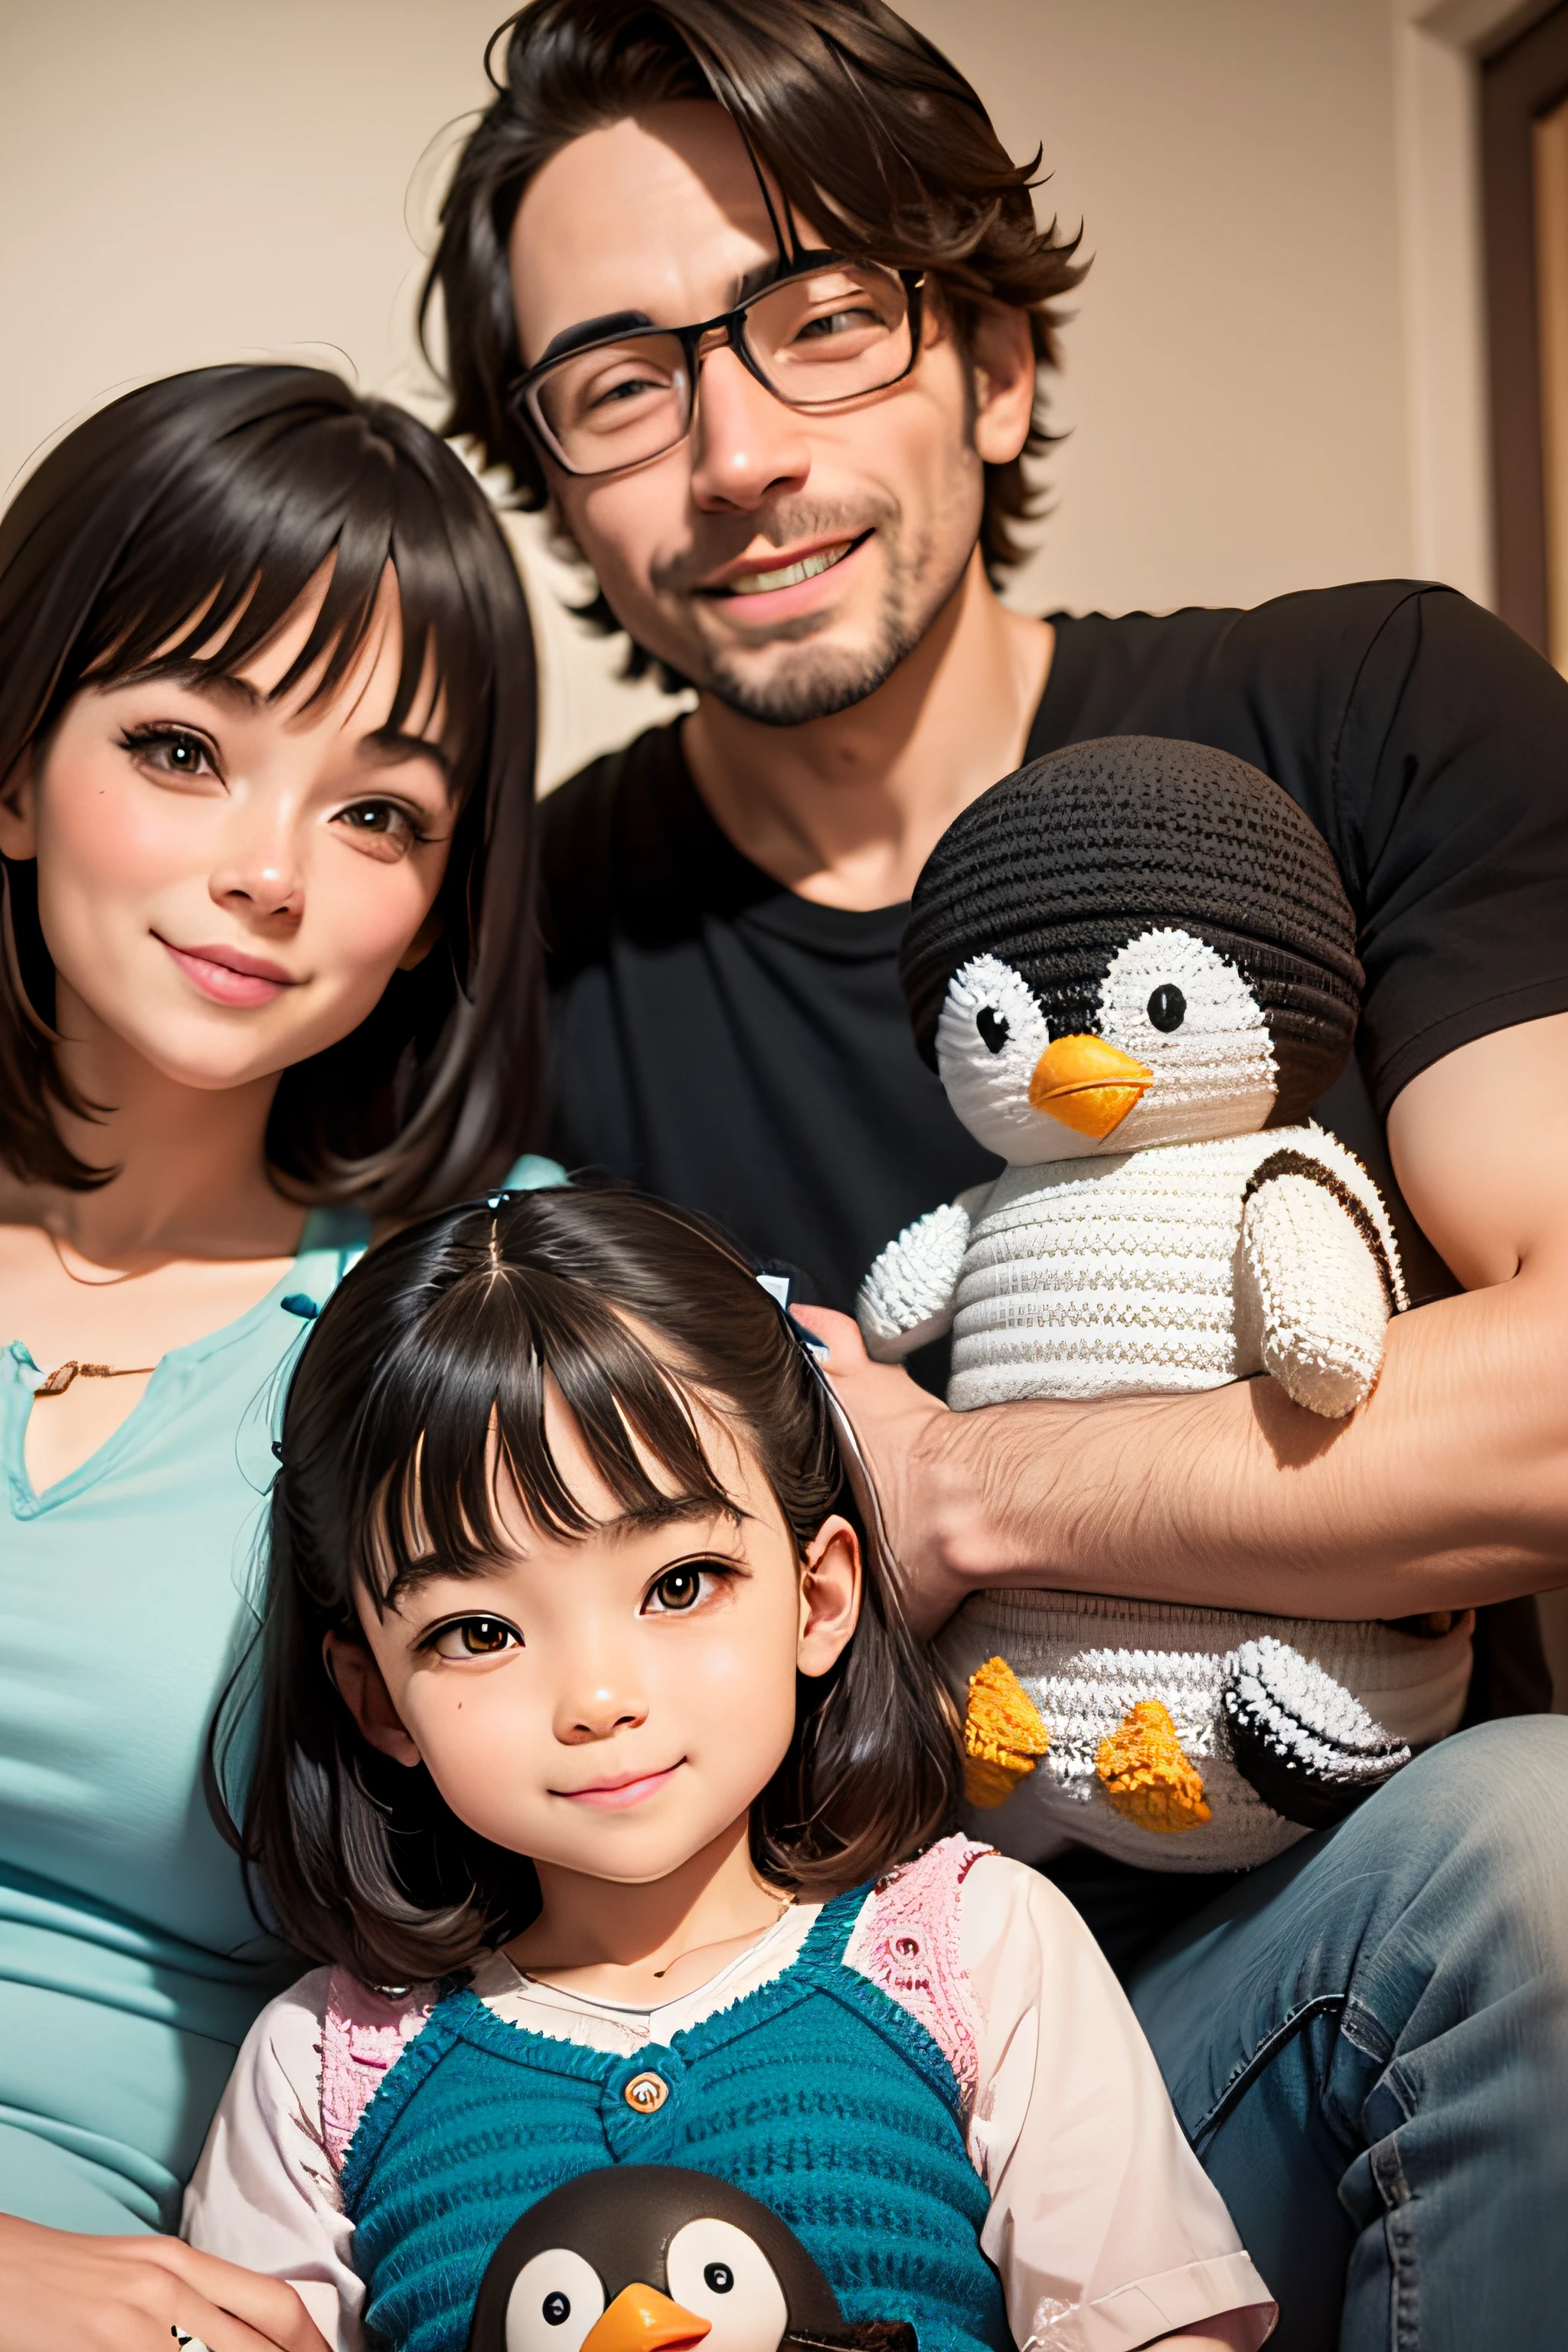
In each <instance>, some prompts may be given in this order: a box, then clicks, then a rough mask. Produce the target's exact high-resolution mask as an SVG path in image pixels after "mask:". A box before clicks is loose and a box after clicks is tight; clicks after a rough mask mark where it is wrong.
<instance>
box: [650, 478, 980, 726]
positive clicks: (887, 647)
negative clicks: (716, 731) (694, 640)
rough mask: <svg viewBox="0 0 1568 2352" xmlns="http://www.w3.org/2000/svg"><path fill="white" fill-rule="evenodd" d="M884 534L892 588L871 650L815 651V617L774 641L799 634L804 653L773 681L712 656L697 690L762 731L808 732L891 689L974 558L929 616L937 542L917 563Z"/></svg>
mask: <svg viewBox="0 0 1568 2352" xmlns="http://www.w3.org/2000/svg"><path fill="white" fill-rule="evenodd" d="M879 528H880V530H881V532H882V537H883V544H884V546H885V547H886V549H887V566H888V569H887V582H886V585H885V587H884V590H883V593H882V602H881V609H880V611H879V614H878V618H877V627H876V631H875V634H874V635H873V638H872V641H871V643H870V644H869V645H866V646H833V645H824V646H814V645H813V642H812V640H813V637H814V635H815V633H816V628H817V627H818V626H819V624H818V623H817V622H816V620H815V617H807V618H803V619H802V620H800V621H799V622H796V623H795V624H794V625H793V626H792V625H787V624H786V625H785V626H784V628H782V629H780V630H779V631H778V633H777V635H775V636H774V637H773V640H772V643H773V645H775V646H776V645H779V644H787V643H788V642H789V640H790V637H791V636H792V635H795V633H796V632H798V642H799V646H800V653H799V656H798V657H797V658H796V659H795V660H793V661H791V662H789V663H788V664H787V665H785V666H784V667H782V668H781V670H780V671H779V673H778V674H776V675H774V676H773V677H770V678H767V679H764V680H757V679H753V678H752V677H748V676H747V675H746V670H745V661H744V656H742V655H741V654H740V653H739V651H734V652H717V653H714V654H712V655H710V658H709V660H708V662H707V663H706V665H705V666H704V669H703V674H702V675H700V676H699V677H694V678H693V679H692V681H691V682H692V684H693V685H695V686H698V687H700V688H702V689H703V691H705V692H706V693H709V694H711V695H712V696H713V697H714V698H715V699H716V700H717V701H720V702H722V703H723V704H724V705H725V706H726V708H727V709H731V710H733V711H735V712H736V713H738V715H739V716H740V717H741V718H742V719H755V720H756V722H757V724H758V725H759V726H761V727H804V726H805V725H806V724H807V723H808V721H810V720H811V719H831V718H833V717H834V715H835V714H836V713H837V711H840V710H848V709H852V708H853V707H854V705H855V704H856V703H858V702H864V701H865V700H866V699H867V698H868V696H869V695H873V694H875V693H876V691H877V689H878V688H879V687H880V686H885V685H886V684H887V682H888V680H889V677H891V676H892V674H893V672H894V671H895V670H896V669H897V668H898V667H900V664H901V663H903V662H905V661H907V660H908V658H909V656H910V654H912V653H913V651H914V649H915V647H916V646H918V645H919V644H920V642H921V638H922V637H923V636H924V635H925V634H926V632H927V631H928V629H930V627H931V624H932V623H933V622H934V620H935V619H936V616H937V614H939V613H940V612H941V611H942V607H943V605H944V604H946V603H947V600H948V598H949V596H950V595H951V594H952V591H953V589H954V588H955V587H956V585H957V583H958V581H959V580H960V579H962V578H963V569H964V566H965V565H966V564H967V562H968V554H967V551H966V552H965V554H964V557H963V562H961V564H960V566H959V570H958V572H957V573H956V575H955V577H954V578H953V579H952V580H951V581H946V582H943V583H939V584H937V585H935V586H934V587H933V588H932V589H931V594H930V598H929V610H928V609H926V608H925V606H926V600H924V599H921V598H920V597H919V595H918V590H919V588H920V586H921V583H922V581H923V579H924V576H925V573H926V570H927V561H926V559H927V558H928V557H929V551H930V544H931V542H930V540H929V538H928V539H927V541H926V543H925V545H924V546H922V547H921V549H920V550H919V551H917V553H916V555H915V557H914V559H913V560H912V561H910V560H907V559H906V558H905V557H904V555H903V553H902V551H901V548H900V532H899V530H898V528H897V526H896V525H895V524H891V523H890V521H889V522H884V523H883V524H881V525H880V526H879ZM803 535H804V534H803Z"/></svg>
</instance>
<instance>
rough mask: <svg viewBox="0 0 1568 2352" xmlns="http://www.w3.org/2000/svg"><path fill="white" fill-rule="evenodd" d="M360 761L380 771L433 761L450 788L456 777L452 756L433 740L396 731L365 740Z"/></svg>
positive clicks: (388, 730) (383, 729)
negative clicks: (405, 763)
mask: <svg viewBox="0 0 1568 2352" xmlns="http://www.w3.org/2000/svg"><path fill="white" fill-rule="evenodd" d="M359 757H360V758H361V759H362V760H363V761H367V762H368V763H369V764H370V765H372V766H374V767H378V768H390V767H394V766H395V765H396V764H397V762H398V761H403V760H434V761H435V762H436V765H437V767H438V768H439V769H440V771H441V773H442V774H443V775H444V776H445V777H446V779H447V783H448V784H450V783H451V782H453V781H454V777H455V770H454V768H453V764H452V759H451V755H450V753H449V752H447V751H445V750H444V749H443V747H442V746H441V745H440V744H439V743H437V741H436V740H434V738H433V737H431V736H428V735H408V734H405V732H404V731H403V730H402V729H401V728H397V727H378V728H377V729H376V730H375V732H374V734H373V735H366V736H365V737H363V740H361V743H360V746H359Z"/></svg>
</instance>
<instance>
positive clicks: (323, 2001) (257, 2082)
mask: <svg viewBox="0 0 1568 2352" xmlns="http://www.w3.org/2000/svg"><path fill="white" fill-rule="evenodd" d="M437 1997H438V1988H437V1986H435V1985H428V1984H427V1985H411V1986H408V1987H407V1988H405V1990H401V1991H398V1992H393V1993H387V1992H378V1991H376V1990H374V1988H373V1987H372V1986H370V1985H366V1984H362V1983H361V1982H360V1980H359V1979H358V1978H357V1977H355V1976H353V1975H352V1974H351V1973H350V1971H349V1970H348V1969H343V1968H321V1969H311V1971H310V1974H309V1976H305V1977H301V1978H300V1979H299V1981H298V1983H296V1984H292V1985H290V1986H289V1990H288V1991H287V1992H282V1993H279V1995H278V1998H277V1999H276V2000H271V2001H268V2005H267V2007H266V2008H265V2009H264V2010H263V2011H262V2012H261V2014H260V2016H259V2017H258V2019H257V2021H256V2022H255V2024H254V2025H253V2026H252V2027H251V2029H250V2032H249V2033H248V2034H247V2036H246V2041H245V2046H244V2048H243V2049H242V2050H241V2052H240V2054H239V2060H238V2063H237V2066H236V2068H235V2081H236V2083H237V2084H238V2083H241V2082H243V2083H245V2084H247V2087H248V2088H249V2091H250V2095H251V2099H252V2101H253V2102H254V2104H255V2105H258V2106H259V2107H261V2108H263V2109H266V2110H272V2109H277V2108H279V2107H284V2108H287V2109H289V2110H290V2111H291V2112H292V2113H294V2114H295V2115H296V2116H304V2117H307V2118H309V2121H310V2126H312V2129H311V2137H316V2138H318V2139H319V2145H320V2146H321V2149H322V2150H323V2152H324V2153H325V2155H326V2156H327V2158H329V2160H330V2162H331V2167H332V2169H333V2171H334V2172H341V2171H342V2165H343V2158H345V2156H346V2155H347V2154H348V2149H349V2143H350V2141H351V2140H352V2139H353V2136H354V2133H355V2130H356V2129H357V2128H358V2126H359V2121H360V2117H361V2116H363V2113H364V2111H365V2109H366V2107H368V2106H369V2105H370V2103H371V2101H372V2099H373V2098H374V2096H375V2094H376V2092H377V2091H378V2090H379V2089H380V2087H381V2084H382V2082H383V2080H384V2077H385V2075H386V2074H387V2071H388V2069H389V2068H390V2067H391V2066H392V2065H393V2064H394V2063H395V2062H396V2060H397V2059H398V2058H400V2057H401V2056H402V2054H403V2053H404V2051H405V2049H406V2048H407V2046H408V2044H409V2043H410V2042H412V2041H413V2040H414V2038H415V2036H416V2034H417V2033H418V2032H420V2031H421V2029H422V2028H423V2027H424V2026H425V2025H426V2023H427V2021H428V2020H429V2016H430V2012H431V2011H432V2010H433V2009H434V2007H435V2005H436V2001H437ZM318 2119H319V2123H318Z"/></svg>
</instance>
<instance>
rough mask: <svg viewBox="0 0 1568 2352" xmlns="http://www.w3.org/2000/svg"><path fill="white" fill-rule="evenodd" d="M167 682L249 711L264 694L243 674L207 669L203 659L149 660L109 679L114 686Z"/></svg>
mask: <svg viewBox="0 0 1568 2352" xmlns="http://www.w3.org/2000/svg"><path fill="white" fill-rule="evenodd" d="M165 683H166V684H168V685H170V686H181V687H184V688H185V690H186V692H187V693H189V694H207V695H211V696H212V698H213V699H214V700H215V701H216V702H230V703H235V704H237V706H238V707H239V709H242V710H244V711H247V712H249V711H253V710H260V709H263V708H264V706H265V704H266V700H267V697H266V696H265V695H264V694H262V693H261V692H260V691H259V690H258V688H256V687H254V686H252V685H251V684H250V682H249V680H248V679H247V678H243V677H235V676H234V675H233V673H232V672H231V671H229V670H226V669H211V668H209V667H208V666H207V665H206V663H205V662H198V661H174V662H164V661H151V662H144V663H143V664H142V667H141V668H140V669H133V670H130V671H128V672H127V673H126V675H125V676H124V677H117V678H113V679H111V680H110V685H111V686H115V687H125V686H152V685H155V684H157V685H162V684H165Z"/></svg>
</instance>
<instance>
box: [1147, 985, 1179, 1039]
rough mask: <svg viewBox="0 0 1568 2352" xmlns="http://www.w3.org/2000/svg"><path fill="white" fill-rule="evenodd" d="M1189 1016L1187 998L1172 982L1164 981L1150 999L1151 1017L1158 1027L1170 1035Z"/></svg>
mask: <svg viewBox="0 0 1568 2352" xmlns="http://www.w3.org/2000/svg"><path fill="white" fill-rule="evenodd" d="M1186 1017H1187V1000H1186V998H1185V997H1184V995H1183V994H1182V992H1181V990H1180V989H1179V988H1177V987H1175V986H1174V985H1173V982H1170V981H1168V980H1165V981H1162V982H1161V983H1160V985H1159V987H1158V988H1157V989H1156V990H1155V991H1154V992H1153V994H1152V996H1151V997H1150V999H1149V1018H1150V1020H1151V1021H1152V1023H1153V1024H1154V1026H1155V1028H1156V1029H1160V1030H1163V1031H1164V1032H1165V1033H1166V1034H1167V1035H1168V1034H1169V1033H1170V1032H1171V1031H1172V1030H1173V1029H1179V1028H1180V1027H1181V1025H1182V1024H1183V1022H1184V1020H1185V1019H1186Z"/></svg>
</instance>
